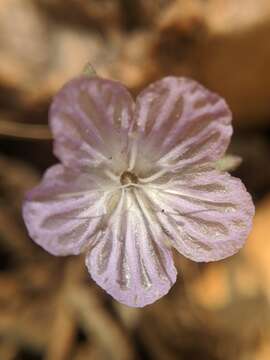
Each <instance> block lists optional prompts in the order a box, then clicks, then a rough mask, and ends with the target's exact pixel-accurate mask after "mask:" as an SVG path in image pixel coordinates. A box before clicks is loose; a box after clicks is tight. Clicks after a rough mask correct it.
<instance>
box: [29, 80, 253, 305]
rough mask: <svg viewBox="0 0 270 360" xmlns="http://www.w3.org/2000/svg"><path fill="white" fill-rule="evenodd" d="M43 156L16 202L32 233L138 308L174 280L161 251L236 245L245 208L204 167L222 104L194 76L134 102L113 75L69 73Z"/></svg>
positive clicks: (240, 195) (201, 254) (234, 184)
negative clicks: (49, 155) (81, 262)
mask: <svg viewBox="0 0 270 360" xmlns="http://www.w3.org/2000/svg"><path fill="white" fill-rule="evenodd" d="M50 124H51V128H52V132H53V136H54V139H55V142H54V152H55V155H56V156H57V157H58V158H59V160H60V161H61V164H58V165H55V166H53V167H51V168H50V169H48V170H47V172H46V173H45V175H44V177H43V180H42V182H41V183H40V184H39V185H38V186H37V187H36V188H34V189H33V190H31V191H30V192H29V193H28V194H27V196H26V199H25V202H24V205H23V217H24V220H25V223H26V226H27V228H28V231H29V235H30V236H31V237H32V238H33V240H34V241H35V242H36V243H38V244H39V245H40V246H42V247H43V248H44V249H46V250H47V251H48V252H50V253H52V254H54V255H68V254H79V253H82V252H85V253H86V266H87V268H88V270H89V272H90V274H91V276H92V278H93V279H94V280H95V281H96V282H97V283H98V284H99V285H100V286H101V287H102V288H104V289H105V290H106V291H107V292H108V293H109V294H111V295H112V296H113V297H114V298H115V299H116V300H118V301H120V302H122V303H124V304H127V305H129V306H136V307H142V306H145V305H147V304H151V303H153V302H154V301H156V300H157V299H159V298H160V297H162V296H163V295H165V294H166V293H167V292H168V291H169V290H170V288H171V286H172V285H173V284H174V282H175V281H176V269H175V267H174V264H173V259H172V248H175V249H176V250H178V251H179V252H180V253H181V254H183V255H184V256H186V257H188V258H190V259H192V260H194V261H214V260H219V259H223V258H226V257H228V256H230V255H232V254H234V253H236V252H237V251H238V250H239V249H240V248H241V247H242V246H243V244H244V242H245V240H246V238H247V236H248V233H249V231H250V229H251V226H252V218H253V215H254V206H253V203H252V200H251V197H250V195H249V194H248V193H247V191H246V189H245V187H244V185H243V184H242V182H241V181H240V180H238V179H236V178H234V177H232V176H230V175H229V174H228V173H224V172H219V171H217V170H216V169H215V167H214V163H215V161H217V160H218V159H219V158H220V157H221V156H222V155H223V154H224V153H225V151H226V149H227V146H228V144H229V141H230V137H231V134H232V127H231V113H230V110H229V108H228V106H227V105H226V103H225V101H224V100H223V99H221V98H220V97H219V96H218V95H216V94H214V93H212V92H210V91H208V90H207V89H205V88H204V87H203V86H201V85H200V84H198V83H197V82H195V81H194V80H191V79H187V78H177V77H167V78H164V79H162V80H160V81H158V82H156V83H153V84H152V85H150V86H149V87H148V88H146V89H145V90H144V91H143V92H142V93H141V94H140V95H139V96H138V98H137V101H136V103H134V102H133V100H132V98H131V96H130V95H129V93H128V91H127V90H126V89H125V88H124V87H123V86H122V85H121V84H120V83H118V82H115V81H109V80H105V79H101V78H98V77H93V78H87V77H80V78H77V79H75V80H72V81H71V82H69V83H68V84H67V85H65V86H64V87H63V88H62V90H60V92H59V93H58V94H57V96H56V97H55V99H54V101H53V103H52V105H51V110H50Z"/></svg>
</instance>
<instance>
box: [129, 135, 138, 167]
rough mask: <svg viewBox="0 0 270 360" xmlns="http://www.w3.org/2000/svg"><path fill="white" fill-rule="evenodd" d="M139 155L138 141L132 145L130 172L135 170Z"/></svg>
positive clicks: (134, 141)
mask: <svg viewBox="0 0 270 360" xmlns="http://www.w3.org/2000/svg"><path fill="white" fill-rule="evenodd" d="M137 154H138V141H136V140H133V141H132V145H131V151H130V159H129V166H128V171H131V170H133V169H134V166H135V163H136V159H137Z"/></svg>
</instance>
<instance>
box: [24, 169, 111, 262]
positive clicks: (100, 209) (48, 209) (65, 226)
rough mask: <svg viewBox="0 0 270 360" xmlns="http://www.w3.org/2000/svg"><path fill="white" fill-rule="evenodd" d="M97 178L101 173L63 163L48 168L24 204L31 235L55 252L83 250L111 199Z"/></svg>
mask: <svg viewBox="0 0 270 360" xmlns="http://www.w3.org/2000/svg"><path fill="white" fill-rule="evenodd" d="M98 179H99V177H98V175H95V177H94V176H93V175H92V176H91V175H89V174H82V173H78V172H77V171H75V170H70V169H66V168H64V166H62V165H60V164H59V165H55V166H53V167H51V168H50V169H49V170H47V172H46V173H45V175H44V178H43V180H42V182H41V184H40V185H38V186H37V187H36V188H34V189H33V190H31V191H30V192H29V193H28V194H27V197H26V200H25V202H24V204H23V217H24V221H25V224H26V226H27V229H28V232H29V235H30V237H31V238H32V239H33V240H34V241H35V242H36V243H37V244H39V245H40V246H42V247H43V248H44V249H45V250H47V251H48V252H50V253H51V254H54V255H68V254H78V253H80V252H81V251H83V250H84V248H85V247H86V246H88V244H89V242H90V238H91V237H92V236H93V235H94V234H95V232H96V231H97V229H98V228H99V226H100V224H101V222H102V220H103V217H104V216H105V214H106V212H107V207H106V206H107V204H108V202H110V201H111V198H110V195H109V193H108V192H106V191H102V190H101V188H99V187H98V185H97V183H96V182H97V181H98ZM100 182H101V178H100V181H98V183H99V184H100ZM104 187H105V184H103V188H104ZM89 189H92V190H89Z"/></svg>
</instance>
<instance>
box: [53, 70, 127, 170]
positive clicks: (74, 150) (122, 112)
mask: <svg viewBox="0 0 270 360" xmlns="http://www.w3.org/2000/svg"><path fill="white" fill-rule="evenodd" d="M133 106H134V105H133V100H132V98H131V96H130V95H129V93H128V91H127V90H126V89H125V88H124V87H123V86H122V85H121V84H120V83H118V82H116V81H110V80H105V79H102V78H99V77H91V78H90V77H86V76H82V77H79V78H76V79H74V80H71V81H70V82H69V83H67V84H66V85H65V86H64V87H63V88H62V89H61V90H60V92H59V93H58V94H57V95H56V96H55V98H54V100H53V103H52V105H51V108H50V125H51V129H52V132H53V136H54V139H55V143H54V152H55V155H56V156H57V157H58V158H59V159H60V160H61V161H62V162H63V163H64V164H65V165H67V166H73V164H74V163H75V164H80V165H81V166H82V167H84V166H88V167H89V166H95V167H97V166H99V165H101V164H106V165H107V166H110V165H111V163H113V158H117V159H118V164H119V165H121V163H122V162H123V161H125V156H126V152H127V139H128V135H127V134H128V131H129V128H130V126H131V121H132V111H133Z"/></svg>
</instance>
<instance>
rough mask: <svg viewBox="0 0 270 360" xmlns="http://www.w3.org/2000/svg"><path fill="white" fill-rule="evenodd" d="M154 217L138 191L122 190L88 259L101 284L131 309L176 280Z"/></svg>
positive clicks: (169, 253) (151, 300)
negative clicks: (152, 217) (153, 219)
mask: <svg viewBox="0 0 270 360" xmlns="http://www.w3.org/2000/svg"><path fill="white" fill-rule="evenodd" d="M151 216H152V215H151V212H149V209H147V208H146V207H145V205H144V201H143V199H142V197H141V194H140V193H139V191H138V192H137V190H135V191H134V192H133V190H131V192H129V190H126V191H125V190H123V191H122V195H121V200H120V201H119V203H118V206H117V207H116V208H115V210H114V212H113V213H112V214H111V217H110V219H109V220H108V223H107V226H106V227H105V228H104V229H103V230H102V231H100V233H98V234H97V236H96V239H95V241H94V243H93V244H94V245H93V247H92V248H91V249H90V251H89V253H88V255H87V258H86V265H87V267H88V269H89V272H90V274H91V276H92V278H93V279H94V280H95V281H96V282H97V283H98V285H100V286H101V287H102V288H103V289H105V290H106V291H107V292H108V293H109V294H110V295H112V296H113V297H114V298H115V299H116V300H118V301H120V302H122V303H124V304H126V305H129V306H134V307H142V306H145V305H147V304H151V303H153V302H154V301H156V300H157V299H159V298H160V297H162V296H163V295H165V294H166V293H167V292H168V291H169V289H170V288H171V286H172V285H173V284H174V282H175V280H176V269H175V267H174V265H173V259H172V255H171V250H170V249H169V248H167V247H166V246H165V245H164V243H163V242H162V241H161V236H163V234H162V232H161V228H160V226H158V224H155V223H154V222H153V221H152V219H151Z"/></svg>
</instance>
